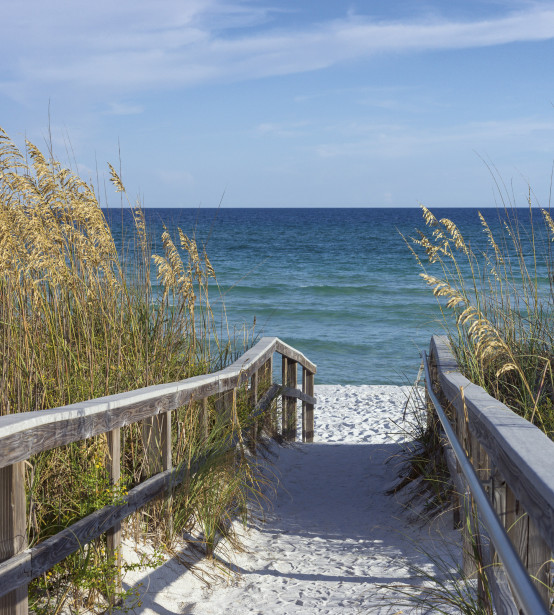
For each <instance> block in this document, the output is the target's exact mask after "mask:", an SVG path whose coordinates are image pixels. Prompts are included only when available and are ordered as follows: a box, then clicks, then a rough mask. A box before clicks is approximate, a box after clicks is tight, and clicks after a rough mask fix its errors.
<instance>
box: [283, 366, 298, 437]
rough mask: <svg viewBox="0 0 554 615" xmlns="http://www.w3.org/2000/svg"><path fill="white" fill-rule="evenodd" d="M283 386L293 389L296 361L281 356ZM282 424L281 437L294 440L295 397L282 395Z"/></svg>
mask: <svg viewBox="0 0 554 615" xmlns="http://www.w3.org/2000/svg"><path fill="white" fill-rule="evenodd" d="M282 365H283V386H284V387H289V388H291V389H295V388H296V386H297V381H296V378H297V376H296V372H297V369H296V361H293V360H292V359H289V358H287V357H285V356H283V363H282ZM282 417H283V419H282V421H283V422H282V425H283V438H284V439H285V440H288V441H291V442H294V440H295V439H296V399H295V398H294V397H287V396H286V395H283V396H282Z"/></svg>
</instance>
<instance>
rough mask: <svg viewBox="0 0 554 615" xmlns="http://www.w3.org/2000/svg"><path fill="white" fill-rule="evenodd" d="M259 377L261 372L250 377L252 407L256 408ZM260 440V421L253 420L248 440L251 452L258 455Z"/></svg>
mask: <svg viewBox="0 0 554 615" xmlns="http://www.w3.org/2000/svg"><path fill="white" fill-rule="evenodd" d="M258 376H259V372H258V371H257V372H254V373H253V374H252V376H251V377H250V405H251V406H252V407H253V408H255V407H256V404H257V403H258ZM257 440H258V421H257V420H256V419H253V421H252V427H251V429H250V438H249V439H248V441H249V445H250V450H251V451H252V453H253V454H256V442H257Z"/></svg>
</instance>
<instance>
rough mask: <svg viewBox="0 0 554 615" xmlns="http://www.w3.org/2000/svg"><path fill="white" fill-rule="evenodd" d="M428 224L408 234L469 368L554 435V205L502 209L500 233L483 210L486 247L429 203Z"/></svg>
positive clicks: (464, 368) (475, 379)
mask: <svg viewBox="0 0 554 615" xmlns="http://www.w3.org/2000/svg"><path fill="white" fill-rule="evenodd" d="M422 211H423V218H424V221H425V225H426V229H425V230H423V231H421V230H420V231H418V235H417V236H416V237H405V240H406V242H407V245H408V247H409V249H410V250H411V252H412V254H413V256H414V257H415V259H416V262H417V264H418V265H419V267H420V268H421V274H420V275H421V276H422V278H423V280H424V281H425V282H426V283H427V285H428V286H429V287H430V288H431V289H432V291H433V293H434V295H435V296H436V297H437V300H438V301H439V305H440V307H441V311H442V313H443V317H444V325H445V328H446V332H447V334H448V337H449V339H450V342H451V345H452V348H453V350H454V352H455V355H456V357H457V359H458V362H459V364H460V368H461V371H462V373H464V375H465V376H466V377H467V378H468V379H469V380H471V381H472V382H474V383H476V384H478V385H479V386H482V387H483V388H484V389H485V390H486V391H487V392H488V393H490V394H491V395H492V396H493V397H495V398H497V399H499V400H500V401H502V402H503V403H505V404H506V405H507V406H508V407H509V408H511V409H512V410H514V411H515V412H517V413H518V414H520V415H521V416H523V417H524V418H526V419H527V420H529V421H531V422H532V423H534V424H535V425H537V426H538V427H539V428H540V429H542V430H543V431H544V432H545V433H546V434H547V435H549V436H550V437H551V438H553V437H554V372H553V367H554V349H553V341H554V338H553V333H552V327H551V323H552V318H553V316H554V314H553V311H552V310H553V305H554V304H553V300H554V294H553V286H552V254H551V240H552V238H554V222H553V220H552V218H551V215H550V213H549V211H547V210H546V209H538V208H537V207H535V206H534V205H533V204H532V201H531V198H529V201H528V203H527V214H528V215H526V217H525V223H523V222H521V221H520V220H519V217H518V211H517V209H515V208H509V207H506V208H504V209H502V210H499V211H496V212H495V214H494V215H497V216H499V217H500V220H501V227H502V229H503V230H502V232H501V233H499V234H497V236H495V235H494V234H493V232H492V230H491V227H490V226H489V224H488V223H487V220H486V218H485V215H483V214H482V213H479V219H480V222H481V226H482V230H483V233H484V234H485V237H486V241H487V243H486V248H484V249H477V248H474V247H472V245H471V243H470V242H468V241H466V240H465V239H464V235H463V229H460V228H458V226H457V225H456V224H455V223H454V222H453V221H452V220H450V219H448V218H442V219H437V218H436V217H435V216H434V215H433V213H432V212H431V211H430V210H429V209H427V208H426V207H422Z"/></svg>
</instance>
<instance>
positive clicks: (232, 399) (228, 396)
mask: <svg viewBox="0 0 554 615" xmlns="http://www.w3.org/2000/svg"><path fill="white" fill-rule="evenodd" d="M221 403H222V406H223V413H224V415H225V419H226V421H227V422H229V423H231V424H232V425H236V424H237V423H238V416H237V389H236V388H232V389H229V390H228V391H225V392H224V393H223V394H222V396H221Z"/></svg>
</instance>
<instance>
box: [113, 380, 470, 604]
mask: <svg viewBox="0 0 554 615" xmlns="http://www.w3.org/2000/svg"><path fill="white" fill-rule="evenodd" d="M407 391H408V389H407V388H405V387H393V386H331V385H320V386H316V396H317V398H318V405H317V406H316V414H315V416H316V426H315V441H314V443H313V444H298V445H296V446H294V447H287V448H277V449H276V451H277V453H278V459H277V460H276V464H275V469H276V470H277V472H278V475H279V485H278V488H277V491H276V495H275V497H274V498H273V501H272V506H270V507H268V509H267V510H266V512H265V522H261V521H260V522H256V523H255V524H254V525H253V527H251V528H250V529H249V530H248V532H246V535H245V546H246V549H247V552H244V553H234V554H230V553H229V552H225V551H224V550H223V551H221V552H219V557H220V559H221V561H224V562H226V563H231V564H232V565H233V566H234V569H235V570H236V574H235V575H232V576H229V577H228V578H227V579H225V578H220V579H219V580H216V581H215V582H212V584H211V586H210V587H209V588H208V587H207V586H206V584H205V583H203V582H202V581H201V580H199V579H198V578H197V576H195V575H194V574H193V573H192V572H190V571H189V570H187V569H186V568H185V567H184V566H183V565H182V564H180V563H179V562H178V559H177V558H173V559H170V560H169V561H167V562H166V563H165V564H164V565H162V566H161V567H160V568H158V569H156V570H150V571H147V572H144V571H143V572H138V571H135V572H132V573H128V574H127V577H126V579H125V582H126V585H127V586H128V585H129V584H131V585H135V584H136V583H139V582H142V583H143V585H142V587H141V588H140V592H141V594H142V596H141V601H142V605H141V606H140V607H135V609H134V611H133V612H136V613H140V614H142V615H150V614H153V613H156V614H159V615H177V614H186V613H190V614H192V613H194V614H199V615H207V614H216V613H217V614H220V613H229V614H239V613H240V614H243V613H255V614H264V615H268V614H278V615H285V614H288V613H308V614H311V613H314V614H315V613H317V614H320V613H321V614H325V613H328V614H338V613H341V614H345V613H346V614H348V613H383V614H385V613H387V614H393V613H415V612H420V611H416V610H414V609H412V608H410V607H406V606H402V605H401V598H400V596H399V595H398V594H397V593H396V592H395V590H394V589H393V588H391V587H390V586H391V585H394V584H399V583H407V584H415V585H421V583H422V581H421V579H420V577H418V576H417V575H416V574H415V573H414V572H413V569H412V568H411V566H419V567H423V568H424V569H425V570H427V571H429V572H431V573H432V574H438V573H437V571H436V570H435V569H434V566H433V564H432V563H431V562H430V561H429V560H428V557H427V556H426V555H425V554H424V553H423V552H422V550H421V548H422V547H423V548H424V549H425V550H433V549H436V550H438V552H442V553H443V552H444V543H443V542H442V541H443V539H444V538H445V539H446V540H447V541H450V542H451V543H453V544H456V545H457V544H458V540H459V539H458V535H457V534H458V533H457V532H454V531H452V530H450V529H449V527H450V523H451V521H450V515H448V518H444V519H442V520H440V519H439V521H438V522H435V523H433V524H431V525H429V524H427V525H425V524H423V523H420V522H415V521H414V519H413V514H410V513H409V512H408V511H406V510H405V509H404V508H403V507H402V505H401V502H400V501H399V499H398V498H396V497H394V496H387V495H386V494H385V493H384V492H385V491H386V489H388V488H389V487H390V486H391V485H392V484H394V482H395V480H396V473H397V465H396V464H395V463H394V460H393V461H392V462H389V463H387V460H388V459H390V458H391V457H392V456H394V455H396V454H397V453H398V452H399V449H400V443H401V442H402V440H403V439H404V438H405V435H404V434H402V433H399V432H400V430H399V428H398V426H397V425H395V421H396V422H401V420H402V411H403V407H404V402H405V399H406V394H407ZM185 555H186V554H185ZM443 555H444V553H443ZM456 557H457V554H456ZM200 568H201V569H203V570H204V571H208V572H209V570H210V567H209V565H208V563H207V562H205V561H204V562H201V563H200ZM220 577H221V573H220ZM383 586H385V587H384V588H383ZM387 586H388V587H387Z"/></svg>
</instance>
